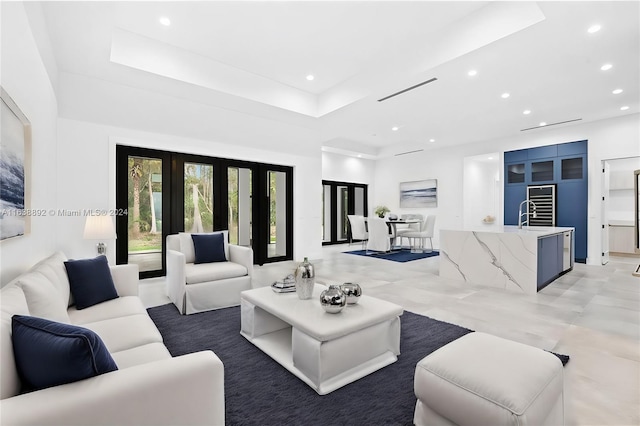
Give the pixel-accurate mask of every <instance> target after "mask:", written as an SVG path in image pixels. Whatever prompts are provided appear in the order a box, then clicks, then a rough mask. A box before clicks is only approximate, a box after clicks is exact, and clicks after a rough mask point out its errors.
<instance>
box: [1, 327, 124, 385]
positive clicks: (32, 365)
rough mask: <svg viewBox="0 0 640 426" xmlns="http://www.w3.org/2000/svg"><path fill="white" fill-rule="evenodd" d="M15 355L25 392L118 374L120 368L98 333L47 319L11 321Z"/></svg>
mask: <svg viewBox="0 0 640 426" xmlns="http://www.w3.org/2000/svg"><path fill="white" fill-rule="evenodd" d="M11 332H12V336H11V339H12V342H13V353H14V356H15V360H16V367H17V369H18V374H19V375H20V378H21V379H22V385H23V390H24V391H34V390H38V389H44V388H48V387H51V386H57V385H62V384H65V383H71V382H76V381H78V380H83V379H87V378H89V377H94V376H97V375H99V374H104V373H108V372H110V371H115V370H117V369H118V366H117V365H116V363H115V362H114V361H113V358H111V354H109V351H107V348H106V347H105V346H104V343H103V342H102V340H101V339H100V336H98V335H97V334H96V333H94V332H93V331H91V330H88V329H86V328H82V327H78V326H75V325H71V324H62V323H59V322H55V321H50V320H47V319H44V318H36V317H30V316H24V315H14V316H13V317H12V318H11Z"/></svg>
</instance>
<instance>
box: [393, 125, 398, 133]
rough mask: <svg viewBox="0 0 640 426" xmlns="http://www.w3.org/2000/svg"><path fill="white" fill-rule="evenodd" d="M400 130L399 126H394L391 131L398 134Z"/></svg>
mask: <svg viewBox="0 0 640 426" xmlns="http://www.w3.org/2000/svg"><path fill="white" fill-rule="evenodd" d="M398 129H399V127H398V126H393V127H392V128H391V130H393V131H394V132H397V131H398Z"/></svg>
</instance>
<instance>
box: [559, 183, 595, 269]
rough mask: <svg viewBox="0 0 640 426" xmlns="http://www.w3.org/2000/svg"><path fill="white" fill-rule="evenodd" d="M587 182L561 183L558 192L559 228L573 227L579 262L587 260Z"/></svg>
mask: <svg viewBox="0 0 640 426" xmlns="http://www.w3.org/2000/svg"><path fill="white" fill-rule="evenodd" d="M585 183H586V180H585V181H561V182H560V183H558V185H557V187H556V190H557V192H558V195H557V211H556V213H557V214H556V221H557V225H558V226H573V227H574V228H575V232H574V234H573V238H574V244H575V257H576V261H578V262H585V261H586V259H587V185H586V184H585Z"/></svg>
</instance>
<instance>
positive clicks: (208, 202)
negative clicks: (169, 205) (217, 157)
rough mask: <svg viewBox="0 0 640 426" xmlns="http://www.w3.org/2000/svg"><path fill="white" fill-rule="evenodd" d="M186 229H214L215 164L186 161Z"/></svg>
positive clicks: (196, 230) (194, 230)
mask: <svg viewBox="0 0 640 426" xmlns="http://www.w3.org/2000/svg"><path fill="white" fill-rule="evenodd" d="M184 230H185V232H211V231H213V166H212V165H211V164H200V163H186V162H185V163H184Z"/></svg>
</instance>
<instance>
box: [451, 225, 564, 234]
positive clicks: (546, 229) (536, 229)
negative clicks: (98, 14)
mask: <svg viewBox="0 0 640 426" xmlns="http://www.w3.org/2000/svg"><path fill="white" fill-rule="evenodd" d="M573 230H574V228H570V227H559V226H523V227H522V228H518V227H517V226H516V225H488V226H478V227H476V228H466V229H451V231H467V232H490V233H499V234H507V233H509V234H511V233H516V234H520V235H535V236H537V237H545V236H548V235H556V234H562V233H564V232H566V231H573Z"/></svg>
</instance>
